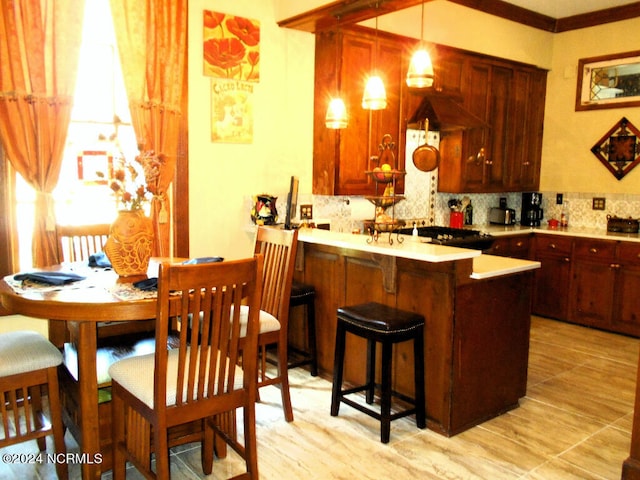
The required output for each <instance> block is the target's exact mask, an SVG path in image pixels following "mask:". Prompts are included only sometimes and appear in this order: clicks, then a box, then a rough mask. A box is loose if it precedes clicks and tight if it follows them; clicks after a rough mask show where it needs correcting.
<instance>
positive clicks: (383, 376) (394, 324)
mask: <svg viewBox="0 0 640 480" xmlns="http://www.w3.org/2000/svg"><path fill="white" fill-rule="evenodd" d="M424 324H425V321H424V317H423V316H422V315H420V314H417V313H413V312H408V311H405V310H400V309H398V308H393V307H389V306H387V305H384V304H382V303H377V302H369V303H362V304H359V305H352V306H347V307H340V308H338V322H337V326H336V347H335V356H334V364H333V388H332V390H331V415H332V416H334V417H335V416H337V415H338V411H339V409H340V403H345V404H347V405H349V406H351V407H353V408H355V409H356V410H359V411H361V412H363V413H366V414H367V415H369V416H371V417H373V418H375V419H377V420H379V421H380V427H381V428H380V440H381V441H382V443H388V442H389V436H390V426H391V421H392V420H396V419H398V418H401V417H405V416H407V415H413V414H415V417H416V425H417V426H418V428H425V427H426V412H425V392H424V338H423V337H424ZM347 333H350V334H352V335H356V336H358V337H362V338H365V339H366V340H367V362H366V383H365V384H364V385H357V386H353V387H349V388H346V389H345V388H343V386H342V377H343V371H344V363H345V346H346V335H347ZM405 341H412V342H413V361H414V369H413V370H414V371H413V374H414V387H415V395H414V397H413V398H410V397H407V396H406V395H404V394H401V393H400V392H396V391H394V390H393V387H392V384H393V381H392V380H393V379H392V376H393V367H392V363H393V345H395V344H397V343H400V342H405ZM377 343H380V344H381V345H382V355H381V356H380V362H381V363H380V380H381V383H380V388H379V390H380V408H379V411H378V409H375V408H371V407H369V405H371V404H373V403H374V392H375V390H376V389H377V387H378V385H377V384H376V378H375V377H376V344H377ZM359 392H365V401H366V404H367V405H364V404H362V403H360V402H359V401H357V400H356V399H354V398H349V396H350V395H351V394H355V393H359ZM392 397H399V398H401V399H402V400H404V401H405V402H406V403H408V404H409V405H410V407H409V408H405V409H404V410H400V411H396V412H395V413H392V411H391V398H392Z"/></svg>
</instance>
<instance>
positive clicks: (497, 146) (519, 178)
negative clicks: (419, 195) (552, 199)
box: [438, 54, 546, 193]
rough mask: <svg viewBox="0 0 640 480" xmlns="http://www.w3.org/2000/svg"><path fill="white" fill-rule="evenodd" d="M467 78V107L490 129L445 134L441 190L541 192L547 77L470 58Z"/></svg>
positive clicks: (541, 72)
mask: <svg viewBox="0 0 640 480" xmlns="http://www.w3.org/2000/svg"><path fill="white" fill-rule="evenodd" d="M463 78H464V82H463V84H462V87H461V91H462V95H463V99H464V102H463V104H464V107H465V108H466V109H467V110H469V111H470V112H471V113H473V114H474V115H476V116H477V117H479V118H480V119H482V120H484V121H485V122H486V123H487V127H486V128H470V129H468V130H465V131H456V132H443V134H442V135H441V140H440V151H441V163H440V168H439V170H438V190H439V191H441V192H453V193H461V192H469V193H484V192H508V191H523V190H537V189H538V186H539V176H540V158H541V153H542V127H543V119H544V100H545V91H546V71H544V70H540V69H536V68H534V67H529V66H526V65H521V64H516V63H511V62H507V61H503V60H498V59H493V58H489V57H486V58H485V57H480V56H478V57H477V58H476V57H474V56H472V55H471V54H469V58H468V59H467V61H466V62H465V65H464V77H463Z"/></svg>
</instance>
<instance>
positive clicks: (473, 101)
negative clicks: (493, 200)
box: [443, 63, 491, 192]
mask: <svg viewBox="0 0 640 480" xmlns="http://www.w3.org/2000/svg"><path fill="white" fill-rule="evenodd" d="M466 79H467V83H466V84H465V85H464V86H463V88H464V89H465V90H466V93H465V107H466V108H467V110H469V111H470V112H471V113H473V114H474V115H476V116H477V117H479V118H481V119H483V120H485V121H486V120H487V117H488V115H489V94H490V92H491V90H490V81H491V66H490V65H487V64H475V63H474V64H471V65H470V66H469V68H468V74H467V75H466ZM463 139H464V140H463V142H464V143H463V147H462V148H463V151H462V162H463V168H462V178H461V179H460V180H459V181H460V182H461V183H462V185H461V188H459V191H462V192H481V191H484V184H485V169H486V168H487V152H488V142H489V135H488V129H486V128H473V129H470V130H467V131H466V132H465V133H464V135H463ZM443 173H444V172H443Z"/></svg>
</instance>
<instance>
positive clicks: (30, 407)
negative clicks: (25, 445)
mask: <svg viewBox="0 0 640 480" xmlns="http://www.w3.org/2000/svg"><path fill="white" fill-rule="evenodd" d="M61 363H62V354H61V353H60V352H59V351H58V349H57V348H56V347H55V346H53V344H51V343H50V342H49V341H48V340H47V339H46V338H44V337H43V336H42V335H41V334H39V333H37V332H31V331H16V332H8V333H3V334H0V435H1V436H0V448H4V447H7V446H10V445H16V444H18V443H22V442H26V441H29V440H37V441H38V447H39V449H40V451H43V450H45V448H46V442H45V440H46V437H47V436H48V435H53V444H54V447H55V453H56V454H63V455H64V454H66V447H65V443H64V429H63V426H62V409H61V406H60V393H59V387H58V365H60V364H61ZM45 388H46V391H47V392H48V393H47V394H48V399H49V402H48V403H49V421H48V422H47V421H46V418H45V416H44V409H43V405H42V403H43V402H42V394H43V390H44V389H45ZM24 457H25V458H27V457H28V455H24ZM22 463H24V461H22ZM56 473H57V474H58V478H60V479H63V478H67V477H68V467H67V463H66V462H64V461H63V462H56Z"/></svg>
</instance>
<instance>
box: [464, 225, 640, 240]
mask: <svg viewBox="0 0 640 480" xmlns="http://www.w3.org/2000/svg"><path fill="white" fill-rule="evenodd" d="M469 228H471V229H474V230H480V231H481V232H484V233H490V234H491V235H493V236H494V237H504V236H509V235H522V234H525V233H545V234H550V235H566V236H570V237H585V238H599V239H602V240H621V241H626V242H640V234H638V233H616V232H607V229H606V228H588V227H572V226H568V227H557V228H550V227H548V226H540V227H523V226H521V225H510V226H503V225H473V226H471V227H469Z"/></svg>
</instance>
